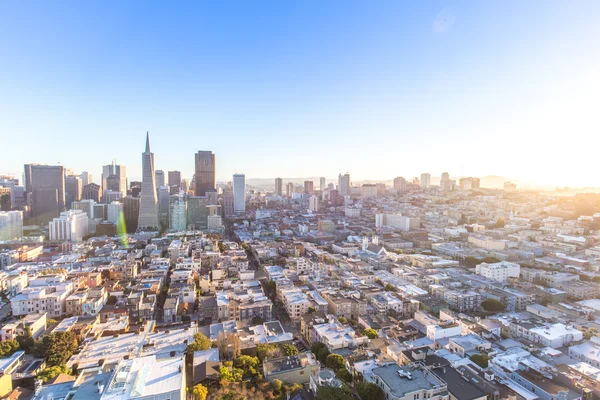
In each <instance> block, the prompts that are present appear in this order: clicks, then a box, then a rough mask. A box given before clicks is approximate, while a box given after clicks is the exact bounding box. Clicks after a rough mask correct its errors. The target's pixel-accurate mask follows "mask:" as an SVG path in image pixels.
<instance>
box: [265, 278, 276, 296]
mask: <svg viewBox="0 0 600 400" xmlns="http://www.w3.org/2000/svg"><path fill="white" fill-rule="evenodd" d="M263 289H264V291H265V294H266V295H267V296H268V297H270V298H273V297H275V294H276V293H277V283H275V281H267V282H265V284H264V285H263Z"/></svg>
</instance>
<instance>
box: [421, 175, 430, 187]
mask: <svg viewBox="0 0 600 400" xmlns="http://www.w3.org/2000/svg"><path fill="white" fill-rule="evenodd" d="M429 186H431V175H430V174H421V189H428V188H429Z"/></svg>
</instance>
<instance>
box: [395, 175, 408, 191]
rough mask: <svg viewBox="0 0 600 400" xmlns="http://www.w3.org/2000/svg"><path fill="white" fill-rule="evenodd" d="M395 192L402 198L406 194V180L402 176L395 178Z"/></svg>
mask: <svg viewBox="0 0 600 400" xmlns="http://www.w3.org/2000/svg"><path fill="white" fill-rule="evenodd" d="M394 190H395V191H396V193H398V194H399V195H400V196H402V195H403V194H404V193H405V192H406V179H404V178H403V177H401V176H399V177H397V178H394Z"/></svg>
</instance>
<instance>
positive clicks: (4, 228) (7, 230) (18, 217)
mask: <svg viewBox="0 0 600 400" xmlns="http://www.w3.org/2000/svg"><path fill="white" fill-rule="evenodd" d="M22 236H23V211H0V241H2V240H13V239H18V238H20V237H22Z"/></svg>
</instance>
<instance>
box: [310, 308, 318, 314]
mask: <svg viewBox="0 0 600 400" xmlns="http://www.w3.org/2000/svg"><path fill="white" fill-rule="evenodd" d="M315 312H317V309H316V308H314V307H308V313H309V314H312V313H315Z"/></svg>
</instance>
